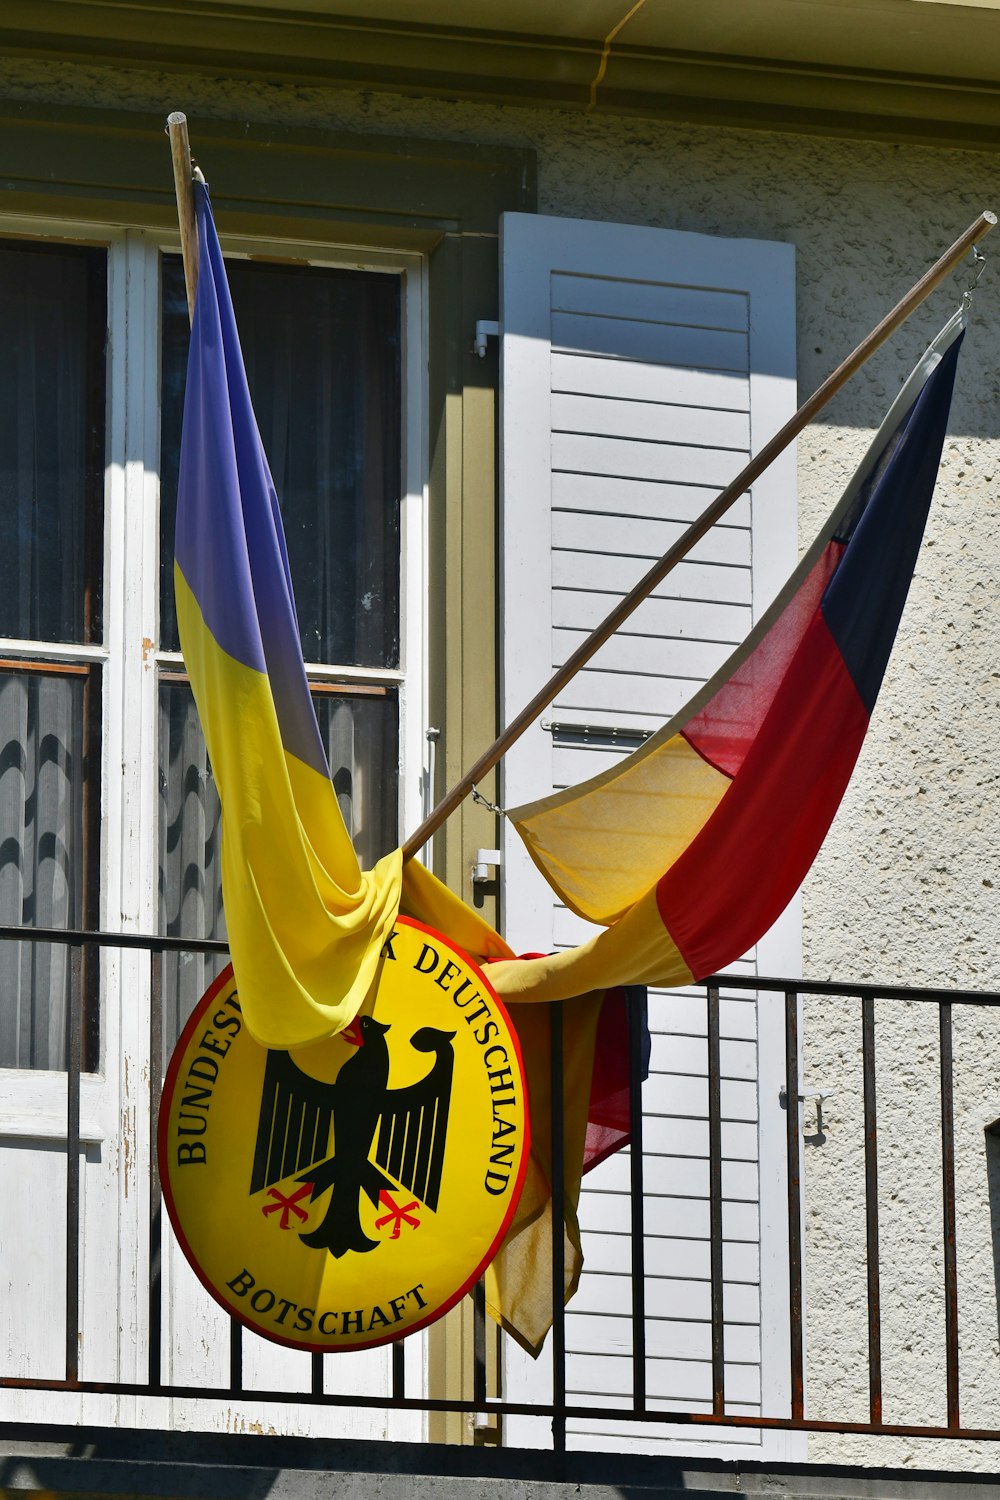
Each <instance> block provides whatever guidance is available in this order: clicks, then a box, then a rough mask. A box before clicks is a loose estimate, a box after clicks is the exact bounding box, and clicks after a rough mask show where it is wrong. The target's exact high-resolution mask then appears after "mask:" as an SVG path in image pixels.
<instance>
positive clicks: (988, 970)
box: [0, 62, 1000, 1468]
mask: <svg viewBox="0 0 1000 1500" xmlns="http://www.w3.org/2000/svg"><path fill="white" fill-rule="evenodd" d="M0 93H3V94H6V95H7V96H8V97H14V98H22V99H26V100H32V101H34V102H36V103H37V102H42V101H51V102H58V103H64V104H78V105H86V104H100V105H118V106H121V107H125V108H130V109H147V108H148V109H149V110H150V111H152V112H154V113H155V114H158V115H159V114H165V113H166V112H167V110H168V109H171V108H181V109H184V110H185V111H186V112H187V113H188V115H189V116H190V119H191V123H192V135H193V138H194V140H195V142H197V130H198V120H199V118H205V117H208V116H217V117H225V118H235V119H252V120H255V121H264V122H266V121H274V122H276V123H277V122H280V123H282V124H290V125H304V126H330V127H332V128H336V129H346V130H358V131H375V132H381V133H389V134H404V135H405V134H417V135H423V136H429V137H436V138H439V139H456V140H461V141H478V142H485V143H494V144H502V145H514V146H527V147H531V148H533V149H534V150H535V151H536V152H537V155H538V166H539V210H540V211H541V212H542V213H550V214H560V215H566V216H582V217H590V218H605V219H620V220H624V221H629V222H633V223H641V224H654V225H665V226H669V227H672V228H680V229H694V230H700V231H705V232H709V233H716V234H724V235H737V236H744V235H746V236H757V237H760V238H765V239H780V240H790V241H792V242H793V243H794V244H795V245H796V247H797V251H798V317H799V377H800V390H801V391H802V393H803V394H805V393H806V392H808V391H810V390H812V389H813V388H814V387H815V385H816V384H817V383H818V382H819V380H820V379H821V378H822V377H823V376H824V375H825V374H826V373H827V372H828V371H829V370H830V369H831V368H832V367H833V365H834V364H835V363H836V362H837V361H838V360H839V359H840V358H841V357H842V356H843V354H844V353H845V352H846V351H847V350H848V349H850V348H851V347H852V346H853V345H854V344H855V343H856V342H857V341H858V339H859V338H860V337H861V336H862V335H863V334H864V333H865V332H866V331H867V329H868V328H869V327H870V326H871V325H872V324H873V323H874V322H875V321H876V320H877V319H878V317H879V316H880V315H881V314H882V313H883V312H884V311H885V310H886V309H887V308H888V307H889V306H891V305H892V304H893V303H894V302H895V300H896V299H897V298H898V296H899V295H901V294H902V292H903V291H904V290H905V289H906V288H907V287H908V286H909V284H910V283H911V281H913V280H914V279H915V278H916V276H917V274H918V273H919V272H920V271H921V270H922V269H923V268H924V267H925V265H926V264H928V263H929V262H930V261H931V260H932V259H933V258H935V257H936V256H937V254H938V253H940V251H941V250H942V249H943V248H944V247H945V246H946V245H947V244H949V243H950V242H951V241H952V239H954V238H955V237H956V236H957V234H958V233H959V232H960V231H961V230H962V229H963V228H964V227H965V226H966V225H967V224H968V223H969V222H970V221H971V220H972V219H973V218H974V217H975V215H976V214H977V212H978V211H979V210H980V208H982V207H987V206H993V207H998V206H1000V205H998V203H997V199H996V194H995V189H994V179H993V175H992V171H991V167H992V162H991V158H990V157H989V156H987V155H985V154H984V155H978V154H974V153H967V154H960V153H948V154H944V153H940V154H939V153H935V152H932V151H929V150H926V149H918V148H910V147H895V146H889V145H868V144H864V143H859V142H842V141H837V140H826V139H807V138H799V137H782V136H778V135H768V134H753V135H751V134H741V133H738V132H723V131H708V130H701V129H687V128H684V127H682V126H677V125H668V124H661V123H649V122H644V121H639V120H612V119H608V118H600V119H592V118H587V117H585V116H581V115H578V114H562V113H558V112H540V111H532V110H521V109H511V108H502V107H497V108H487V107H481V106H471V105H465V104H461V103H454V104H448V103H442V102H429V101H428V102H425V101H420V100H415V99H404V98H397V97H389V96H371V95H366V94H361V93H342V92H334V91H331V92H325V91H322V90H316V89H302V88H289V89H286V88H283V87H281V86H278V85H274V86H271V85H255V86H248V85H247V84H245V83H242V82H240V83H227V82H226V81H225V80H206V79H202V78H194V79H184V78H179V77H176V76H170V77H157V76H153V75H144V74H141V73H138V72H135V73H131V72H114V73H112V72H110V71H107V70H101V69H97V68H87V69H74V68H71V67H69V66H59V67H55V66H47V65H42V64H36V65H30V66H26V65H24V64H21V63H18V64H17V65H16V67H14V66H12V65H10V64H5V63H3V62H0ZM205 165H206V168H207V169H208V171H209V174H210V171H211V163H210V162H209V163H206V164H205ZM99 170H100V164H99V163H95V171H97V172H98V173H99ZM164 170H165V171H166V170H167V168H166V152H165V162H164ZM997 241H998V243H997V245H996V248H995V249H992V247H989V248H990V249H991V250H992V254H993V255H994V256H995V257H996V258H997V260H1000V232H998V234H997ZM959 285H960V282H959V281H956V284H955V286H954V287H953V288H952V289H951V290H945V291H942V292H939V293H938V294H937V295H936V296H935V297H934V298H933V300H932V302H931V303H930V304H929V306H928V307H925V308H924V309H923V310H922V311H921V312H920V313H918V314H917V315H916V316H915V317H914V318H913V319H912V320H911V323H910V324H909V325H908V326H907V328H906V329H905V330H904V331H903V332H902V333H900V334H898V335H897V336H896V338H895V339H894V340H893V342H892V344H891V345H890V346H889V347H888V349H887V350H883V351H882V352H881V353H880V354H879V355H878V356H876V358H875V359H874V360H873V361H872V362H871V364H870V365H869V366H868V368H867V370H866V371H865V372H863V373H862V375H861V376H859V377H858V378H857V379H856V380H855V381H854V383H853V384H852V386H851V387H850V388H849V389H848V390H847V391H845V392H844V393H843V394H842V395H841V396H839V397H838V398H837V400H836V402H835V403H834V405H833V406H832V407H831V408H830V409H829V412H828V414H827V415H826V416H825V417H824V419H823V420H822V421H821V422H819V423H818V424H817V425H816V426H815V427H814V428H813V429H811V430H810V431H809V432H808V433H807V434H806V435H805V436H804V437H803V438H802V439H801V440H800V444H799V466H800V476H801V536H802V540H803V542H804V541H805V540H806V539H808V538H809V536H810V533H811V531H812V529H813V527H814V526H815V524H816V522H817V521H818V520H819V518H820V517H821V516H822V515H823V513H824V511H825V509H826V508H827V507H828V506H829V505H830V504H831V503H832V501H833V500H834V499H835V498H836V495H837V494H838V492H839V489H840V487H841V485H842V484H843V482H844V481H845V479H846V478H847V476H848V474H849V472H850V470H851V468H852V467H853V465H854V464H855V462H856V461H857V459H858V458H859V456H860V454H861V453H862V451H863V449H864V446H865V443H866V440H867V438H868V436H869V434H870V430H871V428H872V426H873V425H876V424H877V421H878V419H879V416H880V414H881V412H882V411H883V410H884V408H885V406H886V405H887V404H888V400H889V398H890V397H891V395H892V394H893V392H894V391H895V389H896V388H897V387H898V385H899V383H900V381H901V379H902V378H903V376H904V374H905V373H906V371H907V369H908V368H909V366H910V364H911V363H912V362H913V360H914V359H915V358H916V356H917V355H918V353H919V352H920V349H921V347H922V345H923V343H924V342H925V341H926V339H927V338H928V337H929V336H931V335H932V334H933V333H934V332H935V331H936V328H937V326H939V325H940V324H941V323H942V322H943V321H944V320H945V318H946V317H947V315H948V314H949V313H950V312H951V310H952V307H953V306H954V304H955V302H956V300H957V292H958V287H959ZM998 288H1000V279H998V276H997V273H996V271H994V270H993V268H992V266H991V267H990V268H989V269H988V270H987V273H986V277H985V279H984V282H983V287H982V290H981V292H980V294H979V297H978V300H977V305H976V308H975V314H974V319H973V325H972V328H971V331H970V337H969V339H968V340H967V348H966V352H965V356H964V361H963V366H962V368H961V371H960V375H959V387H958V392H957V397H956V402H955V406H954V410H953V417H952V424H951V436H950V437H949V439H948V442H947V446H946V451H945V456H944V464H943V469H942V476H941V481H940V485H939V493H938V498H937V501H936V504H935V507H934V510H933V513H932V518H931V522H930V527H929V532H928V537H927V543H926V546H925V549H924V551H923V553H922V555H921V558H920V562H919V564H918V568H917V574H916V578H915V582H914V587H913V590H912V595H911V599H910V602H909V604H908V607H907V612H906V615H905V618H904V624H903V628H902V633H901V638H900V641H899V644H898V646H897V650H896V653H895V656H894V658H893V661H892V663H891V665H890V669H889V674H888V677H887V680H886V683H885V688H884V691H883V695H882V699H881V701H880V703H879V706H878V709H877V711H876V715H875V720H874V723H873V727H872V731H871V734H870V736H869V739H868V742H867V744H866V747H865V750H864V752H863V755H862V759H861V763H860V766H859V768H858V772H857V775H856V777H855V780H854V783H853V785H852V787H851V790H850V791H849V793H848V796H847V799H846V801H845V804H844V807H843V809H842V811H841V813H840V816H839V817H838V819H837V822H836V825H835V827H834V830H833V832H832V834H831V836H830V838H829V840H828V842H827V845H826V848H825V849H824V851H823V853H822V854H821V856H820V858H819V860H818V862H817V865H816V867H815V869H814V871H813V873H812V875H811V876H810V878H809V880H808V882H807V885H806V888H805V892H804V938H805V943H804V947H805V966H804V972H805V973H806V974H807V975H808V976H810V977H813V978H827V977H829V978H838V979H846V978H851V979H869V978H872V979H881V980H884V981H887V982H894V983H908V984H925V985H926V984H942V985H959V986H969V987H974V988H989V987H991V986H992V987H995V988H997V989H1000V871H998V870H997V859H996V850H997V835H996V832H995V824H996V804H997V800H998V791H1000V745H998V743H997V740H998V728H1000V606H998V601H997V594H998V586H997V573H998V571H1000V513H998V506H997V503H996V498H995V496H996V484H995V476H996V473H997V468H998V465H1000V404H998V400H997V396H998V384H1000V376H998V370H1000V318H998ZM878 1026H879V1039H880V1040H879V1045H880V1060H881V1062H882V1064H883V1066H882V1068H881V1071H880V1091H881V1101H882V1107H883V1111H884V1113H883V1117H882V1136H881V1149H882V1162H883V1182H882V1194H883V1197H882V1202H883V1218H882V1245H883V1266H884V1272H883V1276H884V1280H883V1302H884V1316H885V1324H886V1326H885V1335H884V1337H885V1346H886V1347H885V1365H886V1417H887V1419H889V1420H899V1421H921V1420H927V1419H933V1420H940V1419H941V1417H942V1416H943V1410H944V1398H943V1375H942V1361H941V1355H940V1350H941V1348H942V1340H943V1303H942V1296H941V1284H942V1272H941V1228H940V1217H941V1216H940V1195H939V1192H938V1189H937V1187H936V1186H935V1184H934V1181H933V1178H934V1174H935V1173H936V1171H937V1169H938V1162H939V1155H940V1149H939V1134H938V1129H939V1127H938V1110H939V1102H938V1092H937V1084H936V1081H935V1069H936V1066H937V1064H936V1058H937V1050H936V1049H937V1042H936V1016H935V1015H934V1014H933V1013H931V1012H930V1011H921V1010H918V1009H917V1008H916V1007H910V1008H909V1009H906V1010H904V1009H903V1008H900V1007H895V1008H893V1007H890V1006H888V1005H884V1006H882V1007H880V1010H879V1017H878ZM998 1032H1000V1017H996V1016H995V1014H994V1016H991V1015H990V1014H989V1013H987V1012H977V1013H972V1012H969V1011H962V1012H960V1013H958V1014H957V1017H956V1097H957V1101H958V1103H957V1117H958V1118H957V1141H958V1159H959V1175H960V1203H959V1258H960V1298H961V1301H960V1312H961V1321H962V1329H963V1343H962V1358H963V1387H962V1396H963V1416H964V1417H965V1419H966V1420H967V1421H975V1422H977V1423H982V1424H984V1425H991V1426H1000V1396H998V1388H1000V1381H998V1375H1000V1369H998V1343H997V1334H998V1326H997V1303H996V1287H995V1281H994V1261H993V1254H992V1247H991V1240H990V1204H989V1197H988V1193H987V1163H986V1154H985V1151H984V1138H983V1127H984V1125H986V1124H987V1123H988V1122H989V1121H991V1120H993V1119H996V1118H997V1117H998V1116H1000V1036H998ZM806 1039H807V1040H806V1076H807V1079H808V1081H809V1083H810V1085H811V1086H812V1087H815V1088H822V1089H824V1090H835V1097H834V1098H832V1099H830V1100H829V1101H828V1103H827V1104H826V1106H825V1109H824V1135H825V1139H824V1140H823V1141H821V1142H820V1141H817V1140H816V1139H813V1140H812V1141H810V1142H807V1145H806V1148H805V1149H806V1156H807V1181H808V1210H807V1244H808V1275H809V1297H810V1315H809V1320H808V1337H809V1343H810V1361H809V1364H810V1384H809V1393H810V1401H811V1408H812V1411H813V1414H815V1415H819V1416H824V1417H831V1418H835V1417H838V1416H845V1415H851V1416H855V1417H857V1418H862V1419H863V1418H864V1416H865V1414H866V1400H867V1374H866V1344H865V1334H866V1325H865V1311H864V1303H863V1295H864V1280H863V1263H862V1259H861V1256H862V1251H863V1238H862V1237H861V1231H860V1219H859V1215H858V1190H859V1187H860V1184H861V1182H862V1181H863V1167H862V1158H861V1155H860V1151H861V1139H862V1136H861V1114H860V1109H861V1103H860V1089H861V1083H860V1063H859V1058H860V1042H859V1032H858V1027H857V1007H856V1006H853V1005H850V1006H848V1005H842V1004H839V1003H830V1002H825V1003H820V1002H818V1001H807V1002H806ZM815 1134H816V1132H815V1128H814V1126H813V1124H812V1117H811V1115H807V1135H812V1136H814V1137H815ZM995 1175H996V1174H995ZM994 1212H995V1213H1000V1209H997V1208H996V1206H995V1208H994ZM810 1453H811V1455H812V1456H813V1457H815V1458H824V1459H828V1460H832V1459H837V1460H848V1459H861V1460H863V1461H868V1462H889V1461H892V1462H901V1463H907V1464H911V1465H916V1466H924V1465H933V1464H939V1463H940V1464H944V1465H948V1466H956V1467H970V1468H1000V1461H998V1459H997V1457H996V1456H995V1450H990V1449H988V1448H984V1447H980V1448H979V1449H978V1450H976V1449H970V1448H968V1447H965V1446H963V1448H962V1449H959V1448H957V1447H956V1446H955V1445H948V1444H945V1443H939V1442H934V1443H925V1442H918V1441H910V1440H902V1439H900V1440H892V1441H889V1440H885V1441H882V1442H879V1443H877V1444H876V1443H872V1442H871V1441H870V1440H869V1441H866V1440H863V1439H855V1440H848V1439H844V1438H839V1437H837V1438H828V1437H820V1438H813V1439H811V1442H810Z"/></svg>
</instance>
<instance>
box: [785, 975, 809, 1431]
mask: <svg viewBox="0 0 1000 1500" xmlns="http://www.w3.org/2000/svg"><path fill="white" fill-rule="evenodd" d="M785 1102H786V1105H787V1110H786V1119H785V1140H786V1150H787V1163H788V1165H787V1174H788V1332H789V1374H790V1382H791V1395H792V1421H793V1422H801V1421H802V1419H803V1417H804V1415H805V1398H804V1386H805V1379H804V1374H803V1356H802V1181H801V1177H802V1147H801V1133H800V1130H799V997H798V993H797V992H796V991H795V990H791V989H786V990H785Z"/></svg>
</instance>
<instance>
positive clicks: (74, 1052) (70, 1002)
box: [66, 945, 83, 1385]
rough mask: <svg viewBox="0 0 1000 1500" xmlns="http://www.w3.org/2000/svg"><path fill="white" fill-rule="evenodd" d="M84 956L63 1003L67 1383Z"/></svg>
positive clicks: (76, 1355) (74, 1356)
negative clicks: (64, 1042) (64, 1008)
mask: <svg viewBox="0 0 1000 1500" xmlns="http://www.w3.org/2000/svg"><path fill="white" fill-rule="evenodd" d="M82 1022H83V953H82V950H81V948H80V947H79V945H74V946H73V948H72V949H71V950H70V974H69V996H68V998H67V1002H66V1380H67V1383H68V1384H69V1385H76V1383H77V1382H78V1380H79V1379H80V1062H81V1057H82V1052H83V1038H82V1035H81V1026H82Z"/></svg>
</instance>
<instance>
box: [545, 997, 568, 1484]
mask: <svg viewBox="0 0 1000 1500" xmlns="http://www.w3.org/2000/svg"><path fill="white" fill-rule="evenodd" d="M564 1008H565V1007H563V1006H562V1005H555V1004H552V1005H550V1006H549V1023H550V1029H549V1036H550V1057H549V1081H550V1089H551V1096H552V1097H551V1101H550V1102H551V1121H552V1124H551V1130H552V1448H553V1451H554V1452H555V1453H556V1454H559V1455H564V1454H565V1452H566V1242H565V1233H566V1231H565V1212H566V1202H565V1200H566V1173H565V1160H564V1152H565V1123H564V1121H565V1107H566V1100H565V1089H564V1077H563V1011H564Z"/></svg>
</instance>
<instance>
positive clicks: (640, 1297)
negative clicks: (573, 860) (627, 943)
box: [626, 989, 646, 1414]
mask: <svg viewBox="0 0 1000 1500" xmlns="http://www.w3.org/2000/svg"><path fill="white" fill-rule="evenodd" d="M626 996H627V1001H626V1005H627V1014H628V1035H629V1060H628V1079H629V1217H630V1222H631V1234H632V1406H633V1409H634V1410H635V1412H636V1413H637V1414H640V1413H642V1412H644V1411H645V1410H646V1215H645V1190H644V1185H643V1155H642V1042H643V1025H644V1022H645V1004H646V1000H645V996H646V992H645V990H640V989H628V990H626Z"/></svg>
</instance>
